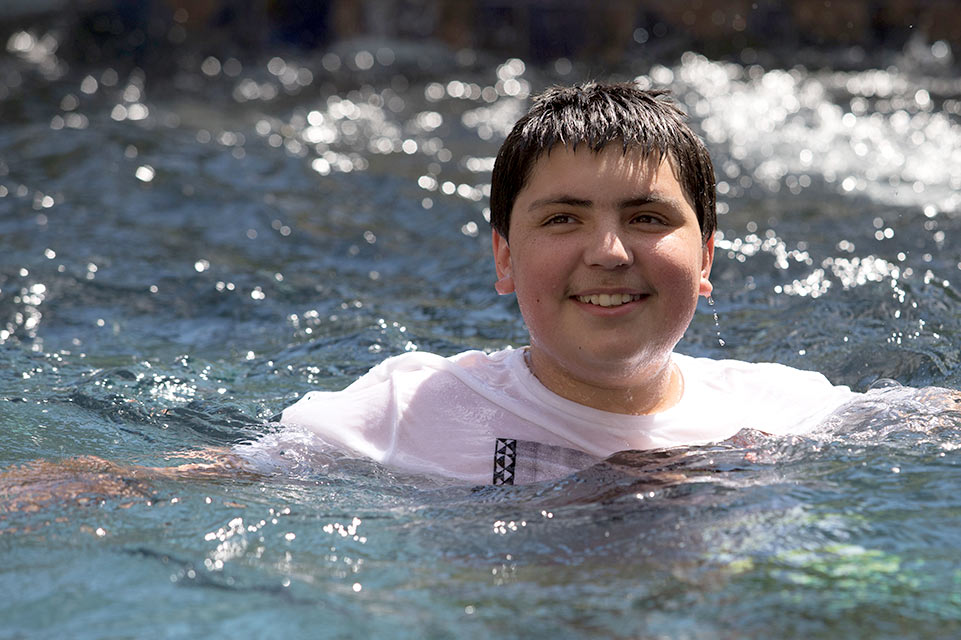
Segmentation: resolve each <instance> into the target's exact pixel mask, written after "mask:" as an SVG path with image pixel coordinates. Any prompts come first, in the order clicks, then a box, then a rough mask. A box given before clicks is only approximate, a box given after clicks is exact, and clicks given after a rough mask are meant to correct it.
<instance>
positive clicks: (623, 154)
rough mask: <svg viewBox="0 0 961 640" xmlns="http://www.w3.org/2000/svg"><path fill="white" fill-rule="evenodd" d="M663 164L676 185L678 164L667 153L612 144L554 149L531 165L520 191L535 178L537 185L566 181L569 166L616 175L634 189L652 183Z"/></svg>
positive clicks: (540, 156) (544, 153)
mask: <svg viewBox="0 0 961 640" xmlns="http://www.w3.org/2000/svg"><path fill="white" fill-rule="evenodd" d="M665 161H666V162H667V164H668V166H669V167H670V170H671V171H670V174H671V175H672V176H673V177H674V179H675V180H676V181H678V182H679V181H680V176H679V174H678V171H677V163H676V162H674V159H673V158H672V157H671V154H670V153H666V154H661V153H659V152H658V151H657V150H646V149H642V148H639V147H628V148H626V149H625V148H624V147H623V146H622V145H620V144H614V143H611V144H608V145H606V146H604V147H601V148H600V149H591V148H590V147H588V146H587V145H586V144H580V145H577V146H576V147H574V146H570V145H555V146H553V147H552V148H550V149H547V150H546V151H544V152H543V153H541V154H540V155H539V156H538V157H537V158H536V159H535V161H534V162H533V163H532V165H531V169H530V171H529V173H528V176H527V180H525V182H524V186H523V187H522V188H521V191H524V190H526V189H527V188H528V187H530V186H531V183H532V181H534V180H535V178H536V180H537V182H545V181H546V182H551V179H552V177H554V176H555V175H556V177H557V179H558V180H563V179H566V176H565V174H566V173H568V171H569V170H570V168H571V165H572V164H577V166H578V168H581V169H582V168H584V167H588V170H596V171H597V172H598V173H601V172H615V173H616V174H618V175H619V176H621V177H623V179H624V181H625V183H630V184H634V185H637V184H639V183H642V182H649V181H652V180H655V179H656V177H657V175H658V174H659V173H660V172H659V169H660V168H661V165H662V164H663V163H664V162H665Z"/></svg>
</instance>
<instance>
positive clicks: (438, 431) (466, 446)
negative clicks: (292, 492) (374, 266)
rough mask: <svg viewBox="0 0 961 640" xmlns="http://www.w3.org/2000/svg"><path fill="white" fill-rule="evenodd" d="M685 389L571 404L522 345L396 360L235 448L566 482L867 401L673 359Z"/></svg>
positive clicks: (305, 403) (721, 365)
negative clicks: (654, 453)
mask: <svg viewBox="0 0 961 640" xmlns="http://www.w3.org/2000/svg"><path fill="white" fill-rule="evenodd" d="M672 358H673V359H674V362H675V363H676V364H677V366H678V368H679V369H680V371H681V374H682V376H683V379H684V393H683V396H682V398H681V400H680V401H679V402H678V403H677V404H676V405H675V406H673V407H672V408H670V409H668V410H666V411H663V412H661V413H657V414H653V415H640V416H637V415H625V414H619V413H611V412H607V411H601V410H599V409H594V408H591V407H587V406H584V405H581V404H578V403H576V402H573V401H571V400H567V399H566V398H563V397H561V396H559V395H557V394H555V393H554V392H552V391H551V390H549V389H548V388H547V387H545V386H544V385H543V384H541V383H540V381H538V379H537V378H536V377H535V376H534V375H533V374H532V373H531V371H530V369H529V368H528V367H527V365H526V363H525V359H524V350H523V349H505V350H503V351H497V352H494V353H485V352H481V351H467V352H464V353H460V354H458V355H455V356H451V357H449V358H445V357H442V356H438V355H434V354H430V353H416V352H415V353H408V354H404V355H400V356H396V357H393V358H389V359H387V360H385V361H384V362H382V363H381V364H379V365H377V366H376V367H374V368H373V369H371V370H370V371H369V372H368V373H367V374H365V375H364V376H362V377H361V378H359V379H358V380H357V381H355V382H354V383H353V384H351V385H350V386H348V387H347V388H346V389H344V390H342V391H312V392H310V393H308V394H306V395H305V396H304V397H303V398H301V399H300V400H299V401H297V402H296V403H295V404H293V405H291V406H290V407H287V409H285V410H284V412H283V414H282V417H281V419H280V422H281V424H282V425H284V428H283V429H281V430H279V431H278V432H276V433H273V434H270V435H268V436H265V437H264V438H262V439H261V440H259V441H257V442H255V443H253V444H251V445H244V446H242V447H239V448H238V453H240V454H241V455H242V456H243V457H245V458H246V459H248V460H249V461H250V462H251V463H252V464H254V465H257V466H266V465H283V464H284V452H285V451H286V450H289V449H291V448H292V447H299V448H301V449H303V448H304V447H307V448H310V447H317V448H323V447H328V448H329V447H334V448H336V449H339V450H343V451H347V452H350V453H353V454H360V455H362V456H365V457H368V458H371V459H373V460H376V461H378V462H380V463H383V464H385V465H388V466H390V467H393V468H396V469H398V470H401V471H408V472H414V473H426V474H433V475H442V476H447V477H449V478H453V479H455V480H458V481H463V482H467V483H475V484H491V483H493V484H514V483H517V484H520V483H527V482H534V481H540V480H547V479H552V478H558V477H563V476H565V475H568V474H570V473H571V472H573V471H576V470H579V469H583V468H586V467H588V466H590V465H591V464H593V463H594V462H597V461H598V460H601V459H603V458H605V457H607V456H609V455H611V454H613V453H616V452H618V451H624V450H629V449H657V448H663V447H672V446H678V445H694V444H704V443H710V442H717V441H721V440H725V439H727V438H730V437H731V436H733V435H734V434H736V433H737V432H738V431H740V430H742V429H746V428H747V429H757V430H760V431H763V432H766V433H769V434H773V435H782V434H799V433H804V432H806V431H809V430H811V429H813V428H814V427H816V426H817V425H819V424H820V423H822V422H823V421H824V420H825V418H827V417H828V416H829V415H830V414H831V413H832V412H834V411H835V410H836V409H837V408H838V407H840V406H841V405H842V404H844V403H846V402H848V401H850V400H852V399H854V398H855V397H857V396H858V395H859V394H856V393H854V392H852V391H851V390H850V389H848V388H847V387H844V386H835V385H832V384H831V383H830V382H829V381H828V380H827V378H825V377H824V376H823V375H821V374H819V373H815V372H811V371H802V370H798V369H793V368H791V367H787V366H784V365H780V364H774V363H747V362H740V361H736V360H711V359H707V358H692V357H689V356H685V355H681V354H674V355H673V356H672Z"/></svg>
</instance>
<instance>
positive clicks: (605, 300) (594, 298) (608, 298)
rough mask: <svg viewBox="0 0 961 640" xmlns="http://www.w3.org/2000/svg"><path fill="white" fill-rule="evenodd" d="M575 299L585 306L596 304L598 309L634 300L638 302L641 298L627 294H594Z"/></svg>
mask: <svg viewBox="0 0 961 640" xmlns="http://www.w3.org/2000/svg"><path fill="white" fill-rule="evenodd" d="M577 299H578V300H579V301H580V302H583V303H585V304H596V305H597V306H599V307H617V306H619V305H622V304H627V303H628V302H633V301H634V300H640V299H641V296H639V295H631V294H629V293H610V294H609V293H595V294H594V295H590V296H577Z"/></svg>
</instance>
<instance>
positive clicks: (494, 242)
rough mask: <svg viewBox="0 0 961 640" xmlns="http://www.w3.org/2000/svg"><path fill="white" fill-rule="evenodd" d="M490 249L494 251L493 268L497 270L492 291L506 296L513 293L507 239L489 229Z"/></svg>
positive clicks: (509, 249)
mask: <svg viewBox="0 0 961 640" xmlns="http://www.w3.org/2000/svg"><path fill="white" fill-rule="evenodd" d="M491 248H492V249H493V250H494V266H495V267H496V268H497V282H495V283H494V289H495V290H496V291H497V293H499V294H501V295H502V296H503V295H507V294H509V293H514V279H513V278H512V277H511V248H510V246H509V245H508V244H507V239H506V238H505V237H504V236H502V235H501V234H500V233H498V232H497V230H496V229H491Z"/></svg>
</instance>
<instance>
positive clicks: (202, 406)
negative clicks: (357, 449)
mask: <svg viewBox="0 0 961 640" xmlns="http://www.w3.org/2000/svg"><path fill="white" fill-rule="evenodd" d="M42 36H43V34H42V33H28V32H20V33H17V34H14V36H13V38H11V40H10V41H9V43H8V45H7V50H8V51H7V55H6V57H4V58H3V59H2V60H0V73H2V77H3V78H4V82H3V86H4V89H3V91H4V92H5V93H4V95H3V96H2V98H3V101H2V103H0V106H2V109H3V114H4V115H3V121H2V124H0V238H2V241H0V242H2V247H3V250H2V252H0V427H2V429H3V434H4V442H3V446H2V447H0V466H2V467H4V468H9V467H11V466H14V465H27V464H31V461H34V460H36V459H38V458H44V459H47V460H64V459H74V458H78V457H81V456H99V457H103V458H107V459H109V460H112V461H115V462H118V463H125V464H126V463H133V464H147V465H164V464H170V463H172V462H173V461H171V460H169V459H168V454H169V453H170V452H173V451H183V450H196V449H201V448H204V447H208V446H228V445H230V444H232V443H236V442H242V441H247V440H250V439H253V438H256V437H257V436H258V435H260V434H262V433H264V432H265V431H266V430H268V429H269V427H268V426H267V425H266V420H267V419H268V418H269V417H270V416H272V415H274V414H275V413H276V412H277V411H278V410H279V409H280V408H282V407H283V406H285V405H287V404H289V403H290V402H291V401H292V400H294V399H295V398H297V397H299V396H300V395H301V394H303V393H304V392H306V391H307V390H310V389H314V388H323V389H336V388H340V387H343V386H344V385H346V384H347V383H348V382H350V381H351V380H353V379H354V378H355V377H357V376H358V375H359V374H361V373H363V372H364V371H366V370H367V369H368V368H369V367H370V366H372V365H373V364H375V363H377V362H379V361H380V360H382V359H383V358H384V357H386V356H388V355H392V354H397V353H401V352H403V351H407V350H413V349H420V350H429V351H434V352H438V353H442V354H452V353H456V352H458V351H461V350H464V349H467V348H481V349H495V348H500V347H503V346H505V345H508V344H513V345H519V344H523V342H524V339H525V333H524V328H523V325H522V324H521V322H520V318H519V315H518V314H517V313H516V310H515V309H514V308H513V303H512V302H511V301H510V300H507V299H501V298H498V297H497V296H496V295H495V293H494V291H493V286H492V285H493V281H494V279H495V277H494V273H493V268H492V265H491V264H490V263H491V261H490V257H489V247H488V244H489V240H488V232H487V227H486V221H485V217H484V208H485V207H486V201H485V195H486V192H485V189H486V183H487V181H488V173H489V170H490V167H491V164H492V155H493V154H494V152H495V151H496V148H497V145H498V143H499V141H500V139H501V138H502V136H503V135H504V133H505V132H506V130H507V128H508V127H509V126H510V125H511V124H512V123H513V121H514V119H515V118H516V117H517V116H518V115H519V114H520V113H521V111H522V109H523V108H524V106H525V98H526V96H527V95H528V94H529V93H530V92H531V91H534V90H539V89H540V88H542V87H544V86H546V85H547V84H549V83H551V82H571V81H575V80H578V79H581V78H584V77H586V75H587V74H588V72H589V68H588V67H586V66H581V65H579V64H578V63H577V62H576V61H575V62H574V63H573V64H544V65H535V64H526V63H525V62H524V61H521V60H520V59H516V58H509V59H504V58H496V57H494V56H493V54H484V53H475V54H472V55H460V56H453V57H452V56H450V55H438V53H437V51H436V50H435V49H433V48H431V45H428V44H422V45H410V44H404V45H403V46H394V47H387V46H377V47H374V46H365V45H364V44H363V43H354V44H353V45H342V46H340V47H338V48H334V49H331V50H329V51H324V52H321V53H319V54H307V53H303V54H290V53H275V54H272V55H267V56H265V57H264V58H263V59H262V60H258V61H257V62H245V63H242V62H240V61H239V60H236V59H233V58H225V59H219V58H216V57H214V56H209V57H208V56H203V55H196V56H194V57H193V58H188V59H186V60H184V61H179V62H178V64H177V65H176V66H175V68H173V69H168V70H159V69H158V70H156V72H155V75H150V74H148V73H144V72H139V71H130V70H121V69H120V68H119V66H118V67H117V68H114V67H112V66H111V64H110V63H109V62H105V63H102V64H99V65H87V66H77V65H74V66H71V67H67V66H66V63H65V62H64V61H63V60H61V59H60V58H58V56H57V53H56V51H55V47H54V46H53V43H52V41H51V40H49V39H46V40H45V39H44V38H43V37H42ZM953 65H954V63H953V61H952V59H951V56H950V49H949V48H948V49H947V50H945V45H944V44H943V43H941V44H938V43H935V44H934V45H931V46H926V47H921V48H917V47H914V48H912V49H909V50H906V52H890V59H889V60H886V61H885V62H884V63H883V64H878V65H877V66H871V65H869V64H865V65H862V66H861V68H859V69H857V70H837V69H830V68H825V69H822V70H814V68H813V67H812V68H804V67H800V66H798V67H792V68H787V69H785V68H780V67H777V66H769V67H764V66H761V65H759V64H749V63H744V62H739V63H733V62H720V61H715V60H711V59H708V58H705V57H703V56H699V55H696V54H693V53H688V54H685V55H684V56H683V57H681V58H680V59H678V60H673V61H662V62H661V63H654V62H651V61H650V60H637V61H635V62H633V63H625V65H624V66H623V67H622V68H620V69H619V70H618V71H617V74H618V75H619V76H621V77H625V78H632V77H640V80H641V81H642V82H647V83H650V84H651V85H652V86H658V85H670V86H672V87H673V88H674V90H675V91H676V93H677V95H678V97H679V98H680V100H681V101H682V102H683V103H684V105H685V108H686V109H687V110H688V111H689V112H690V113H691V114H692V115H693V117H694V122H695V123H696V125H697V128H698V130H699V131H700V132H702V133H703V135H704V137H705V139H706V140H707V141H708V143H709V145H710V147H711V150H712V153H713V154H714V157H715V165H716V167H717V171H718V180H719V191H720V202H721V215H720V217H719V227H720V229H721V231H722V236H719V238H718V241H717V247H718V251H717V261H716V265H715V270H714V277H713V280H714V283H715V293H714V299H715V306H714V307H713V308H712V307H711V306H709V305H706V304H705V305H704V306H703V308H701V309H700V310H699V313H698V314H697V317H696V318H695V321H694V325H693V326H692V328H691V331H690V332H689V335H688V337H687V338H686V339H685V341H684V342H682V344H681V347H680V349H681V350H682V351H684V352H686V353H691V354H694V355H707V356H712V357H735V358H742V359H748V360H777V361H780V362H784V363H786V364H790V365H793V366H797V367H801V368H808V369H817V370H820V371H822V372H824V373H825V374H826V375H828V377H829V378H831V379H832V381H834V382H836V383H839V384H848V385H851V386H852V387H854V388H856V389H860V390H863V389H865V388H867V387H868V386H869V385H870V384H872V383H873V382H874V381H875V380H876V379H877V378H892V379H896V380H897V381H899V382H901V383H902V384H905V385H911V386H917V387H921V386H926V385H932V384H933V385H941V386H947V387H955V388H957V387H959V386H961V384H959V383H961V376H959V345H961V337H959V334H958V331H957V327H958V326H959V320H961V298H959V293H958V287H957V284H956V283H957V281H958V279H959V269H961V254H959V250H958V249H957V246H958V245H957V239H956V238H957V235H958V232H959V227H961V222H959V218H958V214H959V212H961V206H959V205H961V197H959V195H958V194H959V193H961V117H959V114H961V99H959V96H961V82H959V81H958V80H957V74H956V73H954V72H953V71H952V70H956V66H953ZM114 66H117V65H114ZM715 310H716V311H717V314H718V320H717V323H715V315H714V311H715ZM719 338H720V340H719ZM722 341H723V344H722ZM898 394H899V392H898V390H897V389H896V388H894V389H893V390H892V391H890V392H889V395H887V396H884V397H885V400H884V401H879V402H878V403H877V404H876V405H874V406H873V407H866V408H864V410H863V411H862V412H860V413H857V414H855V415H850V416H848V417H847V418H846V419H845V421H844V422H842V423H841V424H838V425H834V429H833V430H831V431H825V432H824V433H820V434H814V435H812V436H811V437H809V438H793V439H766V438H763V437H761V436H760V435H759V434H745V435H744V437H743V438H742V439H741V440H739V441H738V442H736V443H726V444H721V445H716V446H705V447H692V448H687V449H678V450H672V451H668V452H655V453H648V454H643V455H642V454H622V455H619V456H615V457H614V458H612V459H611V460H609V461H607V462H606V463H604V464H602V465H599V466H597V467H594V468H592V469H589V470H586V471H584V472H581V473H578V474H575V475H574V476H571V477H569V478H566V479H564V480H561V481H558V482H553V483H546V484H539V485H532V486H525V487H462V486H452V485H450V484H448V483H445V482H442V481H439V480H434V479H429V478H422V477H412V476H405V475H402V474H398V473H395V472H393V471H390V470H387V469H384V468H382V467H379V466H377V465H376V464H373V463H370V462H366V461H362V460H349V459H342V460H334V461H329V460H325V461H323V462H329V463H330V464H321V463H318V464H315V465H311V464H309V463H310V461H309V460H308V461H305V463H304V464H303V465H300V466H297V467H295V468H292V469H291V470H290V471H289V472H288V473H284V474H280V475H277V476H275V477H270V478H258V477H220V478H217V477H214V478H198V479H195V480H191V481H172V480H171V481H151V482H142V481H139V480H138V479H136V478H134V477H130V476H129V475H125V474H124V473H122V472H116V471H115V470H113V469H111V468H106V467H104V466H103V465H101V464H100V463H95V462H90V461H86V462H85V461H84V459H81V460H80V461H77V462H74V463H71V465H69V466H68V467H67V468H62V467H61V468H57V469H56V470H55V471H53V472H51V473H48V474H45V473H43V469H42V468H38V467H32V468H33V469H34V471H35V473H33V474H31V475H29V477H28V478H27V477H25V476H17V475H16V474H13V475H10V474H8V475H7V476H6V477H4V480H3V484H2V485H0V488H2V490H3V492H4V493H3V494H2V503H0V533H2V535H0V592H2V593H4V594H5V597H4V598H3V600H2V602H0V636H3V637H10V638H19V637H31V638H33V637H74V638H102V637H186V636H191V637H192V636H196V635H199V634H206V633H209V634H216V635H218V636H221V635H230V634H242V635H245V636H252V637H280V636H294V637H305V636H310V637H331V638H335V637H348V636H349V637H363V636H367V637H396V638H407V637H409V638H424V637H438V638H441V637H457V638H462V637H463V638H471V637H489V636H491V635H494V634H496V635H500V636H507V637H514V636H522V635H530V636H535V637H588V636H608V637H678V638H716V637H777V636H781V637H811V636H821V637H852V636H862V637H903V636H914V637H917V636H926V637H950V636H953V635H956V634H957V633H958V632H959V630H961V560H959V558H958V554H957V552H956V549H957V548H958V546H959V543H961V534H959V533H958V532H959V530H961V528H959V525H961V517H959V515H958V514H959V513H961V498H959V497H958V495H959V494H958V492H957V487H958V486H959V483H961V454H959V452H958V448H959V445H961V432H959V421H958V416H957V415H956V414H955V413H953V412H950V411H932V410H928V409H926V408H925V407H923V406H919V405H916V404H913V403H912V402H910V401H908V400H903V399H902V398H901V397H900V396H899V395H898ZM38 469H39V471H38ZM91 484H94V485H99V486H100V487H101V488H102V489H104V491H103V493H111V494H113V495H112V497H109V498H106V499H104V498H103V497H102V495H101V494H100V493H97V492H85V491H81V490H78V487H84V486H90V485H91ZM57 496H60V497H57ZM63 496H68V497H67V498H64V497H63Z"/></svg>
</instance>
